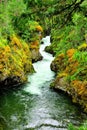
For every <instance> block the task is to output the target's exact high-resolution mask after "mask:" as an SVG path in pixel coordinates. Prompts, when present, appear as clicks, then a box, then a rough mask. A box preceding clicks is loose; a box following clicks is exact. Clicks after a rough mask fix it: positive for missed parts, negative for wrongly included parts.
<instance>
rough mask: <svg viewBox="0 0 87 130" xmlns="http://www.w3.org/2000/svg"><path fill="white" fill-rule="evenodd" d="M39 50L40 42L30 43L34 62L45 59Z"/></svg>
mask: <svg viewBox="0 0 87 130" xmlns="http://www.w3.org/2000/svg"><path fill="white" fill-rule="evenodd" d="M39 48H40V44H39V41H38V40H37V41H34V42H32V43H30V51H31V58H32V62H36V61H40V60H42V58H43V57H42V55H41V54H40V51H39Z"/></svg>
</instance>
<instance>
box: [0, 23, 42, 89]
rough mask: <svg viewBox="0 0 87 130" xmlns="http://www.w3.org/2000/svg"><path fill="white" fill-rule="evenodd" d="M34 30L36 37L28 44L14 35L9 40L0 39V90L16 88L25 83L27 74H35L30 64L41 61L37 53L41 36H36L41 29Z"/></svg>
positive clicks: (36, 27) (38, 27)
mask: <svg viewBox="0 0 87 130" xmlns="http://www.w3.org/2000/svg"><path fill="white" fill-rule="evenodd" d="M34 28H35V31H37V37H36V38H35V39H33V40H32V42H30V43H26V42H25V41H24V40H23V39H21V38H20V37H19V36H17V35H16V34H13V35H12V36H10V37H9V39H6V38H4V37H2V38H1V39H0V89H8V88H11V87H14V86H18V85H20V84H22V83H24V82H26V81H27V75H28V74H29V73H33V72H35V71H34V68H33V65H32V62H36V61H38V60H41V59H42V56H41V54H40V52H39V47H40V39H41V35H40V36H39V35H38V33H39V31H42V27H41V26H40V25H37V26H35V27H34ZM33 33H34V31H33Z"/></svg>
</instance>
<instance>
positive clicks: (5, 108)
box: [0, 36, 87, 130]
mask: <svg viewBox="0 0 87 130" xmlns="http://www.w3.org/2000/svg"><path fill="white" fill-rule="evenodd" d="M43 40H44V44H42V45H41V47H40V52H41V54H42V56H43V60H42V61H38V62H36V63H34V64H33V65H34V68H35V70H36V73H34V74H32V75H29V77H28V83H26V84H24V85H23V86H22V87H21V89H19V90H14V91H8V92H7V93H3V94H1V95H0V130H67V125H68V124H69V123H73V124H74V125H76V126H78V125H80V124H82V122H84V121H85V120H86V119H87V116H86V115H85V114H84V113H83V112H81V110H80V107H78V106H76V105H74V104H73V103H72V101H71V99H70V98H69V97H68V96H66V95H65V94H64V93H61V92H55V91H54V90H52V89H50V87H49V86H50V83H51V82H52V80H53V79H54V77H55V74H54V72H52V71H51V70H50V63H51V62H52V60H53V57H52V55H51V54H48V53H46V52H45V51H44V48H45V47H46V46H47V45H49V44H50V37H49V36H47V37H46V38H44V39H43Z"/></svg>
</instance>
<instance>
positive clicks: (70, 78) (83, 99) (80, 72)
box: [51, 46, 87, 112]
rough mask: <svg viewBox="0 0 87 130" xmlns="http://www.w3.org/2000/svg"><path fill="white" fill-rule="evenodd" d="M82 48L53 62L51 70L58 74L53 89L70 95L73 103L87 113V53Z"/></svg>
mask: <svg viewBox="0 0 87 130" xmlns="http://www.w3.org/2000/svg"><path fill="white" fill-rule="evenodd" d="M82 48H83V46H80V47H78V49H73V48H71V49H69V50H67V51H66V53H65V54H64V53H61V54H59V55H58V56H57V57H56V58H55V59H54V60H53V61H52V63H51V70H53V71H55V72H56V74H57V76H56V79H55V80H54V82H53V85H52V88H55V89H59V90H62V91H64V92H66V93H68V94H69V95H70V96H71V97H72V101H73V102H74V103H78V104H80V105H81V106H82V108H83V109H84V111H85V112H87V65H86V63H87V62H86V52H83V51H82ZM79 49H81V51H80V50H79Z"/></svg>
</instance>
